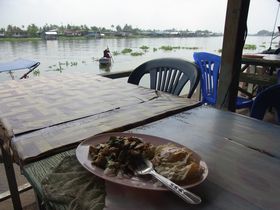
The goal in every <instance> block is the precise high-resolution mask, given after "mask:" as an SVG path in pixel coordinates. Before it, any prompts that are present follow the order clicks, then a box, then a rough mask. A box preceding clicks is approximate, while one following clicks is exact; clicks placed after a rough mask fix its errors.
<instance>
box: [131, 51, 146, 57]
mask: <svg viewBox="0 0 280 210" xmlns="http://www.w3.org/2000/svg"><path fill="white" fill-rule="evenodd" d="M143 54H144V53H143V52H132V53H130V55H131V56H141V55H143Z"/></svg>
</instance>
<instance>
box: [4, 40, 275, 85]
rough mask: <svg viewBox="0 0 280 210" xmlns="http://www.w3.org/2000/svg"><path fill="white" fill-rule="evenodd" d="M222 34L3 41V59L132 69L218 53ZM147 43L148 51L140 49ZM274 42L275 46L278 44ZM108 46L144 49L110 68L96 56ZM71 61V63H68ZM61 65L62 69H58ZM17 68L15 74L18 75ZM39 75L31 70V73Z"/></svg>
mask: <svg viewBox="0 0 280 210" xmlns="http://www.w3.org/2000/svg"><path fill="white" fill-rule="evenodd" d="M222 41H223V37H206V38H197V37H196V38H135V39H132V38H126V39H125V38H124V39H88V40H50V41H43V40H40V41H22V42H6V41H1V42H0V49H1V50H0V62H1V63H3V62H8V61H11V60H14V59H17V58H26V59H32V60H37V61H39V62H40V63H41V64H40V66H39V67H38V68H37V69H39V75H46V74H63V73H64V72H68V73H69V72H71V71H72V72H90V73H93V74H99V73H104V72H117V71H125V70H132V69H134V68H136V67H137V66H138V65H140V64H141V63H143V62H145V61H148V60H150V59H154V58H161V57H178V58H184V59H188V60H191V61H193V58H192V54H193V52H194V51H207V52H213V53H216V54H219V52H218V50H219V49H221V48H222ZM246 44H255V45H256V47H257V49H256V50H253V51H252V50H251V51H246V52H245V51H244V53H252V52H260V51H263V50H266V49H267V48H268V47H269V45H270V37H269V36H267V37H256V36H248V37H247V40H246ZM143 45H145V46H148V47H149V49H148V50H147V52H144V51H143V50H141V49H140V47H141V46H143ZM274 45H276V43H275V44H273V46H272V47H275V46H274ZM107 46H108V47H109V48H110V50H111V52H114V51H115V52H121V51H122V50H123V49H124V48H131V49H132V50H133V52H144V54H143V55H141V56H131V55H130V54H119V55H115V56H113V59H114V62H113V63H112V65H111V67H110V68H105V69H104V68H101V67H100V66H99V63H98V61H96V59H98V58H100V57H101V56H102V54H103V50H104V49H105V48H106V47H107ZM161 46H172V47H181V49H176V50H172V51H164V50H161V49H159V48H160V47H161ZM182 47H185V48H186V47H188V48H192V47H197V48H198V49H196V50H190V49H182ZM66 63H68V65H66ZM59 66H61V68H62V69H61V70H58V69H59ZM19 75H20V74H18V73H17V72H16V73H15V76H16V77H17V78H18V77H19ZM34 76H36V75H34V74H31V77H34ZM7 79H11V78H10V76H9V74H7V73H1V74H0V81H3V80H7Z"/></svg>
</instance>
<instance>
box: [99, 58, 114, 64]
mask: <svg viewBox="0 0 280 210" xmlns="http://www.w3.org/2000/svg"><path fill="white" fill-rule="evenodd" d="M111 62H112V58H107V57H102V58H100V59H99V63H100V64H103V65H105V64H111Z"/></svg>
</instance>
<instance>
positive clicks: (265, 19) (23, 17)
mask: <svg viewBox="0 0 280 210" xmlns="http://www.w3.org/2000/svg"><path fill="white" fill-rule="evenodd" d="M278 5H279V3H278V2H277V1H276V0H251V3H250V9H249V16H248V30H249V33H256V32H258V31H259V30H262V29H266V30H269V31H272V30H273V26H274V21H275V18H276V13H277V8H278ZM226 6H227V0H103V1H102V0H98V1H97V0H0V27H1V28H2V27H6V26H7V25H8V24H11V25H16V26H20V27H21V26H22V25H24V26H27V25H29V24H31V23H34V24H36V25H38V26H43V25H45V24H46V23H48V24H57V25H61V24H63V25H66V24H72V25H81V24H86V25H87V26H98V27H101V26H104V27H106V28H110V27H111V25H115V26H116V25H121V26H124V24H129V25H132V27H138V28H141V29H171V28H175V29H183V30H185V29H189V30H193V31H194V30H198V29H201V30H204V29H207V30H210V31H213V32H223V30H224V21H225V14H226ZM279 19H280V18H279ZM278 22H279V23H280V21H278ZM275 30H276V29H275Z"/></svg>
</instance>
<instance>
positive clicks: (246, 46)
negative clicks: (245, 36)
mask: <svg viewBox="0 0 280 210" xmlns="http://www.w3.org/2000/svg"><path fill="white" fill-rule="evenodd" d="M243 49H245V50H255V49H257V47H256V45H254V44H245V45H244V48H243Z"/></svg>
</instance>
